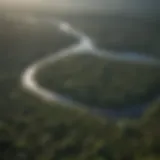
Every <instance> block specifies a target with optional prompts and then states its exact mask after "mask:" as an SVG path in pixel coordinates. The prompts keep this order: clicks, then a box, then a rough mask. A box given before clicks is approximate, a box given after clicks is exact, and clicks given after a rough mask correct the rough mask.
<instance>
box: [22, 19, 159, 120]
mask: <svg viewBox="0 0 160 160" xmlns="http://www.w3.org/2000/svg"><path fill="white" fill-rule="evenodd" d="M28 20H29V21H30V23H32V24H35V23H38V22H39V19H36V18H28ZM44 22H45V23H50V24H52V25H53V26H54V27H57V28H58V29H59V30H61V32H64V34H68V35H71V36H73V37H75V38H77V39H78V40H79V42H78V43H76V44H73V45H71V46H68V47H67V48H65V49H63V50H61V51H59V52H57V53H53V54H50V55H49V56H48V57H45V58H43V59H39V60H37V61H36V62H34V63H33V64H31V65H30V66H28V67H27V68H26V69H25V70H24V72H23V73H22V77H21V84H22V87H23V89H25V90H26V91H28V92H29V93H30V94H32V95H34V96H37V97H38V98H40V99H42V100H44V101H46V102H51V103H52V102H53V103H55V102H56V103H59V104H62V106H67V107H69V106H74V107H73V108H76V109H79V110H81V109H82V110H84V109H87V110H90V111H91V112H92V113H93V114H98V115H107V116H110V117H116V118H117V117H137V116H140V115H141V114H142V113H143V112H144V110H145V109H146V108H147V107H148V103H146V104H144V105H136V106H129V107H127V109H123V110H120V111H116V110H112V109H99V108H98V107H97V108H95V107H88V106H86V105H85V104H82V103H81V102H77V101H74V100H73V99H69V98H67V97H64V96H63V95H60V94H58V93H56V92H54V91H51V90H49V89H47V88H45V87H43V86H41V85H40V84H39V83H38V80H37V77H36V75H37V74H38V72H39V71H40V70H41V69H43V67H45V66H46V65H49V64H53V63H55V62H56V61H58V60H60V59H62V58H65V57H67V56H70V55H75V54H91V55H95V56H100V57H103V58H107V59H112V60H114V61H127V62H134V63H141V64H145V65H146V64H147V65H157V66H160V62H159V60H156V59H154V58H152V57H147V56H142V55H139V54H136V53H130V54H128V53H127V54H117V53H114V52H109V51H108V52H107V51H104V50H101V49H99V48H98V47H96V45H94V44H93V42H92V39H91V38H90V37H88V36H87V34H85V33H83V32H81V31H79V30H77V29H75V28H73V27H72V26H71V25H70V24H68V23H67V22H64V21H60V20H54V21H51V20H44ZM53 45H54V44H53Z"/></svg>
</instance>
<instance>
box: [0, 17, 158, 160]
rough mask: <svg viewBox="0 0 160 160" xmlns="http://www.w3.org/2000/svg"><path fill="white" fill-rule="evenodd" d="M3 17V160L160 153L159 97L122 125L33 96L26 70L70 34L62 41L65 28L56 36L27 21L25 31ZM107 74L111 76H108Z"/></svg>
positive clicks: (152, 158) (121, 159)
mask: <svg viewBox="0 0 160 160" xmlns="http://www.w3.org/2000/svg"><path fill="white" fill-rule="evenodd" d="M0 23H1V25H0V27H3V28H1V30H0V31H1V33H0V35H1V36H0V60H1V64H0V73H1V75H0V160H159V159H160V155H159V152H158V149H159V144H160V143H159V142H160V140H159V130H158V128H159V127H158V126H159V124H158V122H159V114H160V113H159V108H160V107H159V104H160V103H159V102H156V103H155V104H153V106H152V105H151V107H152V108H153V111H150V110H148V112H147V113H146V115H144V117H142V118H141V119H140V120H137V121H135V123H131V122H130V121H129V122H128V123H127V124H128V125H126V126H125V125H124V127H121V128H120V127H118V126H117V125H116V123H115V122H110V120H108V119H107V117H106V119H102V118H99V117H96V116H93V115H91V114H90V113H88V112H86V111H85V110H84V111H81V112H79V111H77V110H76V109H75V110H73V109H69V108H67V107H66V106H63V105H62V104H56V103H55V104H47V103H44V102H43V101H41V100H40V99H36V97H31V96H29V95H28V94H27V93H25V92H23V91H22V90H21V87H20V86H19V79H20V74H21V72H22V71H23V69H24V68H25V67H26V66H28V64H30V63H32V62H33V61H34V60H36V59H39V58H40V57H43V56H45V55H44V54H45V53H46V52H47V51H57V50H58V49H60V48H61V47H62V48H63V47H65V45H68V42H70V40H69V41H68V38H69V37H66V38H64V37H63V38H60V41H59V42H57V37H59V36H60V34H59V33H58V32H56V33H54V34H56V36H55V37H54V36H53V37H52V36H51V37H50V36H49V35H50V33H51V31H50V30H49V29H48V28H47V29H46V28H45V27H46V26H45V27H44V28H45V29H44V28H43V27H42V26H41V27H42V28H41V27H40V28H41V29H40V28H39V27H38V28H39V29H40V30H39V31H37V28H34V27H33V28H32V27H29V28H28V27H26V28H25V29H24V30H22V31H21V34H20V33H19V29H18V30H15V28H14V27H13V23H12V22H11V21H7V22H6V19H5V21H2V20H1V21H0ZM2 24H3V25H2ZM25 26H26V25H25ZM30 29H31V30H34V29H35V31H37V32H36V34H35V32H33V31H31V30H30ZM29 30H30V31H29ZM46 30H47V31H46ZM42 31H43V32H42ZM41 32H42V34H40V33H41ZM17 33H18V34H17ZM33 33H34V34H33ZM57 34H58V35H57ZM37 36H38V38H37ZM61 36H62V35H61ZM44 37H45V38H44ZM43 38H44V39H43ZM52 38H53V39H52ZM70 38H71V37H70ZM71 39H72V38H71ZM62 40H64V41H63V42H64V43H62ZM72 40H73V39H72ZM50 41H54V42H55V44H56V45H53V44H52V43H50ZM45 42H46V43H45ZM44 43H45V44H44ZM33 44H34V45H33ZM42 44H43V45H42ZM55 46H56V47H55ZM48 48H49V49H48ZM40 51H41V52H40ZM66 60H67V59H66ZM63 63H64V62H63ZM84 63H85V61H84ZM77 65H79V64H78V63H77ZM102 66H103V64H102ZM73 68H74V67H73ZM59 69H60V68H59ZM97 70H98V69H97ZM151 70H152V69H151ZM72 71H74V70H72ZM95 71H96V70H95ZM154 71H155V70H154ZM78 72H79V71H78ZM107 72H108V69H107ZM57 74H58V72H57ZM75 74H76V73H75ZM91 74H93V73H91ZM109 74H110V75H111V72H110V73H109ZM153 75H154V73H153ZM95 77H96V75H95ZM103 78H104V80H105V81H110V79H109V78H108V76H107V77H106V76H105V75H104V77H103ZM59 80H60V82H61V83H62V81H61V79H59ZM88 81H89V79H88ZM154 106H155V107H154ZM72 107H74V106H72ZM152 108H151V110H152Z"/></svg>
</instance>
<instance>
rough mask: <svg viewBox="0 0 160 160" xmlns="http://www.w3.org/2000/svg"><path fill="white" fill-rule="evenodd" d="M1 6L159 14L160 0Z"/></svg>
mask: <svg viewBox="0 0 160 160" xmlns="http://www.w3.org/2000/svg"><path fill="white" fill-rule="evenodd" d="M0 5H1V6H4V5H5V6H10V7H22V6H23V7H25V8H27V7H31V8H32V7H33V8H34V7H35V8H38V7H42V8H43V7H49V8H53V9H54V6H56V9H60V10H63V9H64V10H88V9H89V10H95V9H96V10H108V11H123V10H127V12H142V13H143V12H144V13H147V12H150V13H154V12H159V11H160V0H0Z"/></svg>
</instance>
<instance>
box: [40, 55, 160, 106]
mask: <svg viewBox="0 0 160 160" xmlns="http://www.w3.org/2000/svg"><path fill="white" fill-rule="evenodd" d="M38 81H39V82H40V84H42V86H45V87H47V88H49V89H52V90H53V91H57V92H59V93H62V94H64V95H65V96H67V97H72V98H73V99H76V100H78V101H80V102H82V103H84V104H89V105H90V106H99V107H104V108H105V107H108V108H109V107H110V108H112V107H116V108H120V107H126V106H127V105H133V104H137V103H144V102H146V101H148V100H149V99H152V98H154V97H155V96H156V95H157V93H158V92H159V90H160V72H159V66H156V65H155V66H152V65H148V64H140V63H136V62H132V63H129V62H123V61H122V62H116V61H114V60H113V61H112V60H108V59H107V58H98V57H97V56H93V55H88V54H87V55H75V56H68V57H65V58H63V59H62V60H59V61H57V62H56V63H54V64H52V65H50V66H47V67H45V68H44V69H43V70H41V71H40V72H39V73H38Z"/></svg>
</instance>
